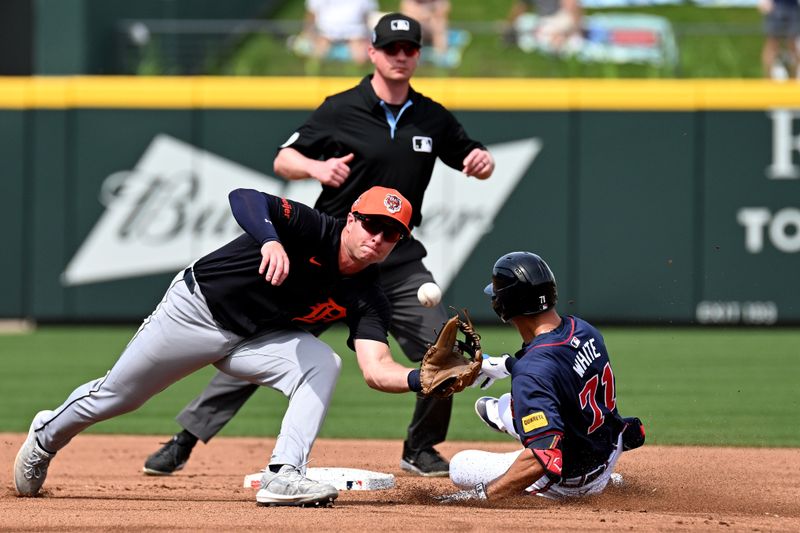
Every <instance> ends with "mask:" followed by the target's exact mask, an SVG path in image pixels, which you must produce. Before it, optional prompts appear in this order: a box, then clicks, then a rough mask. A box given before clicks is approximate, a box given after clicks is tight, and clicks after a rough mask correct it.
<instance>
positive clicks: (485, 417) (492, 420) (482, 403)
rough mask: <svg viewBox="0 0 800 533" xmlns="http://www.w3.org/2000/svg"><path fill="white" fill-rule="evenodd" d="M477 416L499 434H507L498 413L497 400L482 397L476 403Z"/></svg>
mask: <svg viewBox="0 0 800 533" xmlns="http://www.w3.org/2000/svg"><path fill="white" fill-rule="evenodd" d="M475 414H477V415H478V418H480V419H481V420H482V421H483V423H484V424H486V425H487V426H489V427H490V428H492V429H493V430H495V431H497V432H499V433H506V430H505V428H504V427H503V422H502V421H501V420H500V415H499V414H498V412H497V398H493V397H491V396H481V397H480V398H478V400H477V401H476V402H475Z"/></svg>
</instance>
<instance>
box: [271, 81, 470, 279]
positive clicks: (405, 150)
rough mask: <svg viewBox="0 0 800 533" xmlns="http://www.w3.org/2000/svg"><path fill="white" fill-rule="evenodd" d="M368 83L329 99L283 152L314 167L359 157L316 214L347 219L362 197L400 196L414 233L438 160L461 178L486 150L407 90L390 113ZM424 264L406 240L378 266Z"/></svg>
mask: <svg viewBox="0 0 800 533" xmlns="http://www.w3.org/2000/svg"><path fill="white" fill-rule="evenodd" d="M371 80H372V76H371V75H370V76H367V77H365V78H364V79H363V80H361V83H359V84H358V85H357V86H355V87H353V88H352V89H348V90H347V91H344V92H341V93H338V94H334V95H332V96H329V97H327V98H326V99H325V101H324V102H323V103H322V105H320V106H319V107H318V108H317V110H316V111H314V113H312V115H311V117H310V118H309V119H308V121H306V123H305V124H303V125H302V126H301V127H300V129H298V130H297V131H296V132H295V133H294V134H292V136H291V137H290V138H289V140H288V141H286V143H284V144H283V145H282V146H281V148H294V149H295V150H297V151H298V152H300V153H301V154H303V155H304V156H306V157H309V158H312V159H321V160H326V159H329V158H331V157H343V156H346V155H347V154H350V153H352V154H354V156H355V157H354V158H353V160H352V161H351V162H350V164H349V166H350V176H349V177H348V178H347V180H345V182H344V183H343V184H342V186H341V187H338V188H335V187H328V186H323V187H322V194H320V196H319V198H318V199H317V202H316V204H315V206H314V207H315V208H316V209H319V210H320V211H322V212H324V213H328V214H329V215H333V216H335V217H338V218H343V217H345V216H346V215H347V213H348V212H349V211H350V206H351V205H352V204H353V202H354V201H355V199H356V198H358V196H359V195H360V194H361V193H362V192H364V191H366V190H367V189H369V188H370V187H372V186H374V185H380V186H383V187H391V188H393V189H397V190H398V191H400V193H401V194H402V195H403V196H405V197H406V198H407V199H408V201H409V202H410V203H411V205H413V206H414V214H413V216H412V218H411V226H412V227H413V226H418V225H419V223H420V222H421V220H422V216H421V215H420V211H421V208H422V198H423V195H424V194H425V189H426V188H427V187H428V182H430V179H431V173H432V172H433V165H434V163H435V162H436V158H437V157H439V158H440V159H441V160H442V161H443V162H444V163H445V164H447V165H448V166H450V167H452V168H455V169H458V170H461V168H462V167H463V162H464V158H465V157H467V154H469V153H470V152H471V151H472V150H473V149H474V148H484V146H483V145H482V144H481V143H479V142H477V141H474V140H472V139H470V138H469V137H468V136H467V134H466V132H465V131H464V128H463V127H462V126H461V124H460V123H459V122H458V121H457V120H456V118H455V117H454V116H453V115H452V113H450V112H449V111H448V110H447V109H445V108H444V106H442V105H441V104H439V103H437V102H435V101H433V100H431V99H430V98H428V97H427V96H424V95H422V94H420V93H418V92H416V91H415V90H414V89H413V88H409V92H408V100H407V101H406V103H405V104H403V105H402V106H389V105H387V104H386V103H384V102H383V101H382V100H381V99H380V98H378V96H377V95H376V94H375V91H374V90H373V89H372V84H371V83H370V82H371ZM424 256H425V249H424V248H423V246H422V245H421V244H420V243H419V242H418V241H415V240H414V239H403V240H402V241H400V242H399V243H398V244H397V246H396V248H395V250H394V251H393V252H392V253H391V254H390V255H389V257H388V258H387V259H386V261H384V262H383V263H382V264H381V266H382V267H385V266H387V265H389V264H397V263H403V262H406V261H411V260H414V259H420V258H422V257H424Z"/></svg>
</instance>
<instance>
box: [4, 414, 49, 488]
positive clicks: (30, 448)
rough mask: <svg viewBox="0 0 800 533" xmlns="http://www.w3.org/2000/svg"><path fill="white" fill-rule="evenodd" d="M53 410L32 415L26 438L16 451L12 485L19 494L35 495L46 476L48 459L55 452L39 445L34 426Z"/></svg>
mask: <svg viewBox="0 0 800 533" xmlns="http://www.w3.org/2000/svg"><path fill="white" fill-rule="evenodd" d="M52 414H53V411H39V412H38V413H36V416H34V417H33V422H31V427H30V429H29V430H28V438H27V439H25V442H24V443H23V444H22V447H21V448H20V449H19V452H17V458H16V460H15V461H14V486H15V487H16V489H17V494H19V495H20V496H36V495H37V494H39V490H40V489H41V488H42V485H44V480H45V479H46V478H47V467H48V466H49V465H50V460H51V459H52V458H53V457H55V455H56V454H55V453H50V452H47V451H45V450H44V449H42V447H41V446H39V442H38V441H37V440H36V432H35V428H36V427H37V426H38V425H39V421H40V420H41V419H43V418H45V417H48V416H51V415H52Z"/></svg>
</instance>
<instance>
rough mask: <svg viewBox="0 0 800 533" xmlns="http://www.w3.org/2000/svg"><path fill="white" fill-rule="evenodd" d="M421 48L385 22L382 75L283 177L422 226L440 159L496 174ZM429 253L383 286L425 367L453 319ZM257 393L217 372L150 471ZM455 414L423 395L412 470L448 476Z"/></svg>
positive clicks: (166, 470) (338, 213) (284, 149)
mask: <svg viewBox="0 0 800 533" xmlns="http://www.w3.org/2000/svg"><path fill="white" fill-rule="evenodd" d="M421 45H422V37H421V29H420V25H419V23H418V22H417V21H416V20H414V19H412V18H410V17H407V16H405V15H401V14H399V13H390V14H388V15H385V16H384V17H382V18H381V19H380V20H379V21H378V23H377V25H376V26H375V29H374V31H373V34H372V44H371V46H370V47H369V57H370V61H372V63H373V65H374V67H375V69H374V72H373V74H372V75H369V76H367V77H365V78H364V79H363V80H361V82H360V83H359V84H358V85H357V86H356V87H353V88H352V89H349V90H347V91H344V92H342V93H339V94H335V95H332V96H329V97H328V98H326V99H325V101H324V102H323V103H322V105H321V106H320V107H319V108H317V110H316V111H314V113H313V114H312V115H311V117H310V118H309V119H308V121H307V122H306V123H305V124H303V125H302V126H301V127H300V128H299V129H298V130H297V131H296V132H294V133H293V134H292V135H291V136H290V137H289V139H288V140H287V141H286V142H285V143H284V144H283V145H281V147H280V149H279V151H278V155H277V157H276V158H275V163H274V165H275V172H276V173H277V174H279V175H281V176H283V177H285V178H287V179H290V180H295V179H308V178H314V179H316V180H318V181H319V182H320V183H321V184H322V193H321V194H320V196H319V198H318V199H317V202H316V204H315V208H317V209H318V210H320V211H323V212H325V213H328V214H330V215H333V216H335V217H341V218H343V217H345V216H347V213H348V210H349V209H350V206H351V205H352V203H353V201H355V199H356V198H357V197H358V196H359V195H360V194H361V193H362V192H364V191H365V190H367V189H369V188H370V187H372V186H375V185H380V186H384V187H390V188H394V189H397V190H398V191H399V192H400V193H401V194H403V195H404V196H405V197H406V198H408V200H409V202H410V203H411V205H414V206H415V209H414V213H413V217H412V219H411V226H412V227H413V226H417V225H419V224H420V222H421V219H422V217H421V215H420V211H421V206H422V201H423V196H424V194H425V189H426V188H427V187H428V183H429V182H430V179H431V174H432V172H433V167H434V164H435V163H436V158H437V157H438V158H440V159H441V160H442V161H443V162H444V163H445V164H447V165H448V166H450V167H452V168H456V169H459V170H461V171H462V172H463V173H464V174H466V175H467V176H473V177H476V178H478V179H486V178H488V177H489V176H491V174H492V172H493V171H494V159H493V158H492V156H491V154H490V153H489V152H488V150H486V148H485V147H484V146H483V145H482V144H481V143H479V142H477V141H474V140H472V139H470V138H469V137H468V136H467V134H466V132H465V131H464V128H463V127H462V126H461V124H460V123H459V122H458V121H457V120H456V119H455V117H454V116H453V115H452V114H451V113H450V112H449V111H448V110H447V109H445V108H444V107H443V106H442V105H441V104H439V103H437V102H435V101H433V100H431V99H430V98H428V97H426V96H423V95H422V94H420V93H418V92H416V91H415V90H414V89H413V88H412V87H411V85H410V80H411V77H412V76H413V74H414V71H415V70H416V67H417V63H418V61H419V56H420V48H421ZM426 254H427V252H426V251H425V247H424V246H423V245H422V243H421V242H419V241H417V240H415V239H413V238H410V239H404V240H402V241H400V242H399V243H398V244H397V246H396V247H395V250H394V251H393V252H392V253H391V254H390V256H389V257H388V258H387V259H386V261H385V262H384V263H382V264H381V285H382V287H383V289H384V292H385V293H386V295H387V297H388V298H389V300H390V302H391V304H392V318H391V327H390V332H391V333H392V335H393V336H394V337H395V339H397V341H398V343H399V344H400V346H401V348H402V349H403V352H404V353H405V354H406V356H407V357H408V358H409V359H410V360H412V361H415V362H416V361H420V360H421V359H422V355H423V354H424V353H425V350H426V347H427V344H428V343H430V342H432V341H433V339H434V337H435V334H434V330H438V329H439V328H440V327H441V326H442V323H443V322H445V321H446V320H447V313H446V312H445V310H444V307H443V306H442V305H441V304H440V305H438V306H435V307H432V308H425V307H422V306H421V305H420V303H419V302H418V301H417V296H416V294H417V289H418V288H419V286H420V285H422V284H423V283H425V282H429V281H433V276H432V275H431V273H430V272H429V271H428V270H427V269H426V268H425V266H424V265H423V263H422V258H423V257H425V255H426ZM319 332H320V331H319V330H317V331H315V333H319ZM256 389H257V386H255V385H252V384H250V383H247V382H244V381H238V380H235V379H234V378H231V377H230V376H228V375H226V374H223V373H217V375H216V376H214V378H213V379H212V380H211V382H210V383H209V385H208V386H207V387H206V389H205V390H204V391H203V392H202V393H201V395H200V396H198V397H197V398H196V399H195V400H193V401H192V402H191V403H190V404H189V405H187V407H186V408H185V409H184V410H183V411H182V412H181V413H180V414H179V415H178V417H177V421H178V423H179V424H180V425H181V426H182V427H183V428H184V430H183V431H181V432H180V433H178V434H177V435H175V436H174V437H173V438H172V439H171V440H170V441H169V442H167V443H165V445H164V446H163V447H162V448H161V449H159V450H158V451H157V452H155V453H154V454H153V455H151V456H150V457H148V459H147V461H146V462H145V467H144V472H145V473H146V474H151V475H169V474H171V473H172V472H174V471H176V470H179V469H181V468H183V466H184V465H185V464H186V461H187V460H188V458H189V455H190V453H191V450H192V448H193V447H194V445H195V444H196V442H197V440H198V439H199V440H202V441H203V442H208V440H209V439H211V437H213V436H214V435H216V434H217V433H218V432H219V431H220V430H221V429H222V427H223V426H224V425H225V424H226V423H227V422H228V420H230V419H231V418H232V417H233V416H234V415H235V414H236V412H237V411H238V410H239V408H240V407H241V406H242V405H243V404H244V402H245V401H247V399H248V398H249V397H250V396H251V395H252V394H253V392H255V390H256ZM451 411H452V398H446V399H437V398H425V397H423V396H422V395H418V396H417V403H416V408H415V410H414V415H413V418H412V419H411V423H410V424H409V426H408V435H407V438H406V440H405V442H404V444H403V456H402V460H401V462H400V466H401V468H402V469H403V470H406V471H409V472H411V473H414V474H418V475H422V476H446V475H447V474H448V471H449V465H448V463H447V461H446V460H445V459H444V458H443V457H442V456H441V455H440V454H439V453H438V452H437V451H436V449H435V448H434V446H435V445H437V444H439V443H441V442H443V441H444V440H445V438H446V436H447V428H448V425H449V423H450V413H451Z"/></svg>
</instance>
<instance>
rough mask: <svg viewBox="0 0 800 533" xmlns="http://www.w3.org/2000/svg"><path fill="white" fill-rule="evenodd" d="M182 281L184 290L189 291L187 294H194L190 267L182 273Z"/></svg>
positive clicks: (192, 273) (192, 274)
mask: <svg viewBox="0 0 800 533" xmlns="http://www.w3.org/2000/svg"><path fill="white" fill-rule="evenodd" d="M183 281H184V282H185V283H186V288H187V289H189V292H190V293H192V294H194V287H195V281H194V272H192V267H189V268H187V269H186V270H184V271H183Z"/></svg>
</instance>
